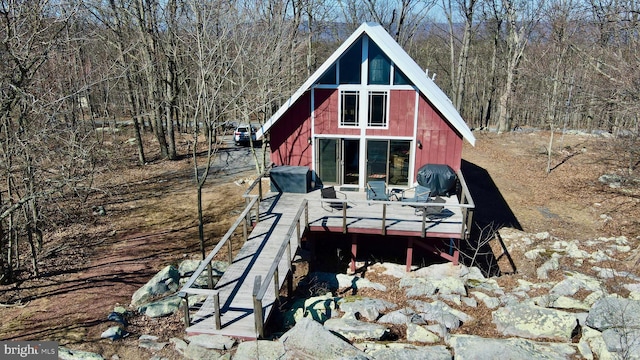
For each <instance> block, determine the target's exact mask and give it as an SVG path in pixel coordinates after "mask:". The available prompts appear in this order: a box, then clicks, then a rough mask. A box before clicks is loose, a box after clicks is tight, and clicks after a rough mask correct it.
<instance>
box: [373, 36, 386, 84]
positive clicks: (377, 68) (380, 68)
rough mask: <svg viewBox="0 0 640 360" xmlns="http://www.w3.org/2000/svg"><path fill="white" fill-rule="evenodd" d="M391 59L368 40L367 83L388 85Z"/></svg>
mask: <svg viewBox="0 0 640 360" xmlns="http://www.w3.org/2000/svg"><path fill="white" fill-rule="evenodd" d="M390 75H391V60H389V58H388V57H387V56H386V55H385V54H384V53H383V52H382V50H380V48H379V47H378V46H377V45H376V44H375V43H374V42H373V41H369V85H389V83H390V81H391V77H390Z"/></svg>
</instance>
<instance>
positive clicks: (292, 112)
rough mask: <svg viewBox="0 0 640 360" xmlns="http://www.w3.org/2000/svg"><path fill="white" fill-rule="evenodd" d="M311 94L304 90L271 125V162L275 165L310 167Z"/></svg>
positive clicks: (311, 155)
mask: <svg viewBox="0 0 640 360" xmlns="http://www.w3.org/2000/svg"><path fill="white" fill-rule="evenodd" d="M310 99H311V95H310V93H309V92H306V93H305V94H304V95H302V97H300V99H298V101H297V102H296V103H295V104H294V105H293V106H292V107H291V108H290V109H289V110H288V111H287V112H286V113H284V115H282V117H281V118H280V119H279V120H278V121H277V122H276V123H275V124H274V125H273V127H271V129H270V130H269V133H270V139H269V141H270V147H271V162H273V163H274V164H275V165H295V166H308V167H311V160H312V158H313V151H312V148H311V145H309V141H308V139H309V138H310V137H311V112H310V109H311V101H310Z"/></svg>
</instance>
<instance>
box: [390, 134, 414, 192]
mask: <svg viewBox="0 0 640 360" xmlns="http://www.w3.org/2000/svg"><path fill="white" fill-rule="evenodd" d="M410 147H411V142H410V141H406V140H391V142H390V149H389V157H390V159H391V161H390V162H389V185H409V149H410Z"/></svg>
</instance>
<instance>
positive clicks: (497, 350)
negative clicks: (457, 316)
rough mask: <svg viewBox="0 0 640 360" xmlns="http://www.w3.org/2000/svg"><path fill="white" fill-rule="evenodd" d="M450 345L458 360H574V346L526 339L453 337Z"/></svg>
mask: <svg viewBox="0 0 640 360" xmlns="http://www.w3.org/2000/svg"><path fill="white" fill-rule="evenodd" d="M450 345H451V347H452V348H453V353H454V354H455V359H456V360H469V359H528V360H538V359H549V360H552V359H553V360H556V359H573V358H574V355H575V354H576V349H575V347H574V346H573V345H572V344H559V343H542V342H535V341H530V340H526V339H519V338H510V339H487V338H483V337H479V336H473V335H453V336H451V341H450Z"/></svg>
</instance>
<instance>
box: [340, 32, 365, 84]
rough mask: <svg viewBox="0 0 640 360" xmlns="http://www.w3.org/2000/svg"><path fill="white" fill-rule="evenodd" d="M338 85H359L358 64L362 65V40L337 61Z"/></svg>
mask: <svg viewBox="0 0 640 360" xmlns="http://www.w3.org/2000/svg"><path fill="white" fill-rule="evenodd" d="M339 61H340V62H339V64H340V67H339V69H340V70H339V71H340V76H339V77H340V84H360V83H361V80H360V79H361V76H360V64H362V38H360V39H358V41H356V43H355V44H353V46H351V48H350V49H349V50H348V51H347V52H346V53H345V54H344V55H342V57H341V58H340V60H339Z"/></svg>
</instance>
